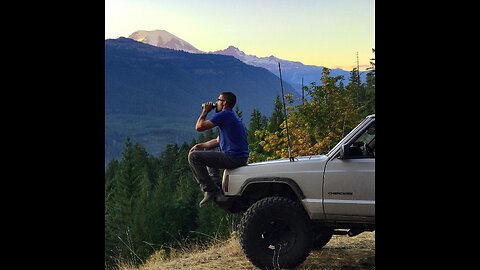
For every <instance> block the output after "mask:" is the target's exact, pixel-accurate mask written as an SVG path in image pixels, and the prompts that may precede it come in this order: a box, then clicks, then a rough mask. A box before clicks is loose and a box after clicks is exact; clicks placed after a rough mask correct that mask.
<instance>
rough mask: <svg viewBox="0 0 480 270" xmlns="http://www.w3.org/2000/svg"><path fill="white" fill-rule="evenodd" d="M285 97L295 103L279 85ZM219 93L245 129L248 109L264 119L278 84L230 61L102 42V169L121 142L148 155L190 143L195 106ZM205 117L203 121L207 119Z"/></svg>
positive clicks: (278, 90)
mask: <svg viewBox="0 0 480 270" xmlns="http://www.w3.org/2000/svg"><path fill="white" fill-rule="evenodd" d="M284 88H285V93H286V94H287V93H292V94H293V95H294V97H295V98H300V97H299V95H298V94H297V93H296V92H295V90H293V88H292V87H291V86H290V85H288V84H287V83H284ZM221 91H232V92H234V93H235V94H236V95H237V106H238V108H239V109H240V111H241V112H242V113H243V118H244V119H243V120H244V123H245V124H246V125H248V121H249V120H250V115H251V112H252V111H253V109H254V108H256V109H258V110H260V111H261V112H262V113H263V114H264V115H268V116H269V115H270V114H271V112H272V110H273V107H274V100H275V97H276V95H277V94H280V93H281V88H280V80H279V78H278V77H276V76H275V75H273V74H272V73H271V72H269V71H268V70H266V69H264V68H259V67H254V66H250V65H247V64H245V63H243V62H241V61H240V60H238V59H236V58H234V57H232V56H224V55H213V54H212V55H210V54H193V53H188V52H184V51H177V50H172V49H165V48H159V47H155V46H151V45H148V44H144V43H141V42H137V41H135V40H132V39H129V38H119V39H108V40H106V41H105V164H107V163H108V161H109V160H110V159H111V158H118V157H120V155H121V151H122V149H123V147H124V143H125V139H126V137H130V138H131V139H132V141H133V142H139V143H141V144H142V145H143V146H145V148H146V150H147V151H148V152H149V153H152V154H153V155H158V154H159V153H160V152H161V151H162V150H163V147H164V146H165V145H166V144H173V143H177V144H181V143H183V142H187V143H190V142H191V141H192V139H193V138H197V137H198V135H199V133H198V132H196V131H195V130H194V125H195V122H196V120H197V119H198V116H199V114H200V112H201V104H202V103H203V102H206V101H214V100H215V99H216V98H217V97H218V94H219V93H220V92H221ZM210 117H211V115H209V116H208V117H207V119H209V118H210Z"/></svg>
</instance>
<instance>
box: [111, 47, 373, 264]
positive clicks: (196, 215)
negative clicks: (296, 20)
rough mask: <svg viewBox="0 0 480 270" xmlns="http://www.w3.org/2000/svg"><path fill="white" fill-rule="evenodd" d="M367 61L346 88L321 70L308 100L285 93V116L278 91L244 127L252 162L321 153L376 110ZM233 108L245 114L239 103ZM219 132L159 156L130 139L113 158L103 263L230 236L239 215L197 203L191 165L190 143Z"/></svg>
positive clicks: (138, 259)
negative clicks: (269, 107) (363, 73)
mask: <svg viewBox="0 0 480 270" xmlns="http://www.w3.org/2000/svg"><path fill="white" fill-rule="evenodd" d="M372 51H373V53H375V50H374V49H372ZM370 64H371V66H370V67H369V68H368V70H369V72H368V73H367V79H366V82H365V83H361V82H360V74H359V71H358V70H357V69H355V68H354V69H353V70H352V71H351V73H350V78H349V82H348V84H347V85H346V86H345V85H343V83H342V79H343V78H342V77H341V76H337V77H331V76H330V70H329V69H328V68H324V69H323V72H322V74H321V80H320V82H321V83H320V85H316V84H315V82H312V83H311V84H310V85H308V86H304V87H303V89H302V90H303V91H305V93H306V95H305V97H306V98H304V99H303V100H293V99H292V97H291V96H290V95H286V96H285V97H284V98H285V99H286V103H288V105H287V104H285V105H286V106H285V109H286V114H285V112H284V107H283V103H282V100H281V97H280V95H277V98H276V100H275V105H274V110H273V112H272V114H271V115H270V117H267V116H265V115H262V114H261V112H260V111H259V110H257V109H254V110H253V112H252V113H251V115H250V124H249V126H248V127H247V136H248V142H249V149H250V156H249V161H248V162H249V163H253V162H258V161H264V160H271V159H278V158H286V157H288V156H289V153H288V143H289V142H290V146H291V153H292V156H305V155H317V154H320V153H323V152H325V151H328V150H329V149H330V148H331V147H333V146H334V145H335V144H336V143H337V142H338V141H339V140H340V139H341V138H342V137H343V136H344V135H346V134H347V133H348V132H349V131H350V130H351V129H352V128H354V127H355V126H356V125H357V124H358V123H359V122H360V121H361V120H362V119H363V118H364V117H365V116H366V115H369V114H373V113H375V58H372V59H371V61H370ZM235 111H236V113H237V115H238V116H239V117H240V118H242V117H243V115H242V112H241V111H240V110H239V109H238V106H237V107H236V110H235ZM287 124H288V126H287ZM287 128H288V136H287ZM216 136H217V133H216V132H215V131H214V130H208V131H205V132H202V133H201V134H200V136H199V137H198V138H197V139H194V140H192V142H190V143H186V142H185V143H183V144H182V145H180V146H179V145H177V144H169V145H167V146H166V147H165V149H164V150H163V151H162V152H161V154H160V155H159V156H158V157H155V156H152V155H150V154H149V153H148V152H147V151H146V150H145V148H144V147H143V146H142V145H141V144H140V143H134V142H132V141H131V139H130V138H127V140H126V142H125V146H124V150H123V153H122V157H121V159H120V160H116V159H113V160H111V161H110V162H109V163H108V165H107V168H106V171H105V266H106V268H115V266H116V265H117V264H118V262H120V261H127V262H129V263H133V264H140V263H143V262H145V260H146V259H147V258H148V256H150V255H151V254H152V253H153V252H155V251H158V250H162V252H163V254H165V256H167V257H168V256H169V254H170V253H171V252H174V251H175V250H178V249H181V248H183V247H185V246H187V245H191V244H200V245H202V244H207V243H209V242H211V241H212V239H225V238H228V237H229V236H230V234H231V233H232V232H234V231H235V226H236V224H237V222H238V220H239V219H240V217H239V215H238V214H229V213H227V212H226V211H224V210H223V209H221V208H219V207H217V206H216V205H215V204H208V205H206V206H205V207H203V208H199V206H198V202H199V201H200V200H201V199H202V198H203V193H202V192H201V190H200V188H199V186H198V184H197V183H196V181H195V180H194V177H193V174H192V172H191V170H190V168H189V166H188V160H187V158H188V151H189V150H190V148H191V147H192V146H193V145H195V144H196V143H198V142H204V141H208V140H210V139H212V138H215V137H216Z"/></svg>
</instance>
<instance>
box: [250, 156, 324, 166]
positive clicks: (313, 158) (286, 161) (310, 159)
mask: <svg viewBox="0 0 480 270" xmlns="http://www.w3.org/2000/svg"><path fill="white" fill-rule="evenodd" d="M322 159H327V156H326V155H316V156H303V157H295V158H294V160H295V161H293V162H292V163H295V162H305V161H312V160H316V161H319V160H322ZM290 162H291V161H290V159H289V158H284V159H275V160H268V161H262V162H255V163H251V164H248V165H247V166H261V165H268V164H278V163H290Z"/></svg>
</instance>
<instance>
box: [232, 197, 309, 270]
mask: <svg viewBox="0 0 480 270" xmlns="http://www.w3.org/2000/svg"><path fill="white" fill-rule="evenodd" d="M312 235H313V234H312V226H311V222H310V219H309V218H308V215H307V213H306V212H305V210H304V209H303V207H302V206H301V205H300V204H299V203H298V202H294V201H292V200H290V199H287V198H283V197H267V198H264V199H261V200H259V201H258V202H256V203H254V204H253V205H252V206H250V208H248V210H247V211H246V212H245V213H244V214H243V217H242V219H241V221H240V228H239V240H240V245H241V247H242V249H243V251H244V252H245V255H246V256H247V258H248V259H249V260H250V261H251V262H252V263H253V264H254V265H255V266H257V267H259V268H261V269H280V268H294V267H297V266H298V265H300V264H301V263H302V262H303V261H305V259H306V258H307V256H308V254H309V253H310V250H311V248H312Z"/></svg>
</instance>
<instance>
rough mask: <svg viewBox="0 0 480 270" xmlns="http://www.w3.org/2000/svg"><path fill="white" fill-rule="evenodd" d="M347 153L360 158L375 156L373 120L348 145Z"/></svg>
mask: <svg viewBox="0 0 480 270" xmlns="http://www.w3.org/2000/svg"><path fill="white" fill-rule="evenodd" d="M349 155H350V156H353V157H360V158H361V157H363V158H371V157H373V158H374V157H375V122H373V123H372V124H371V125H370V126H369V127H368V128H367V129H366V130H365V132H363V134H362V135H360V137H358V138H357V139H356V140H355V141H354V142H353V143H352V144H351V145H350V147H349Z"/></svg>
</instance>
